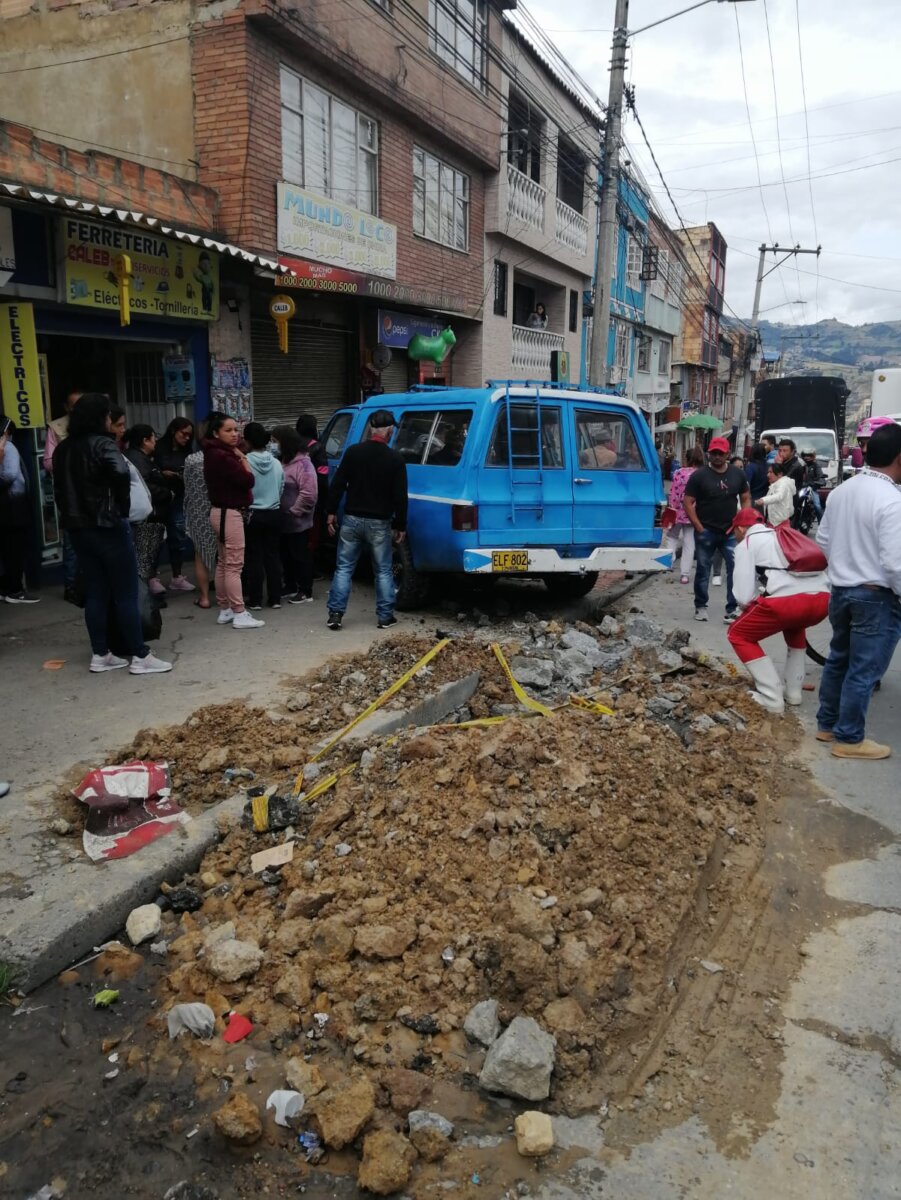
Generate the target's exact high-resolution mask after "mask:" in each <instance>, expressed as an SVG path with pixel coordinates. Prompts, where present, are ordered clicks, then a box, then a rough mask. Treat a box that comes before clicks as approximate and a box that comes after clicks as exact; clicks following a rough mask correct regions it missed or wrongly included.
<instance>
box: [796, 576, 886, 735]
mask: <svg viewBox="0 0 901 1200" xmlns="http://www.w3.org/2000/svg"><path fill="white" fill-rule="evenodd" d="M829 620H830V621H831V623H832V644H831V645H830V647H829V658H828V659H827V660H826V665H825V667H823V677H822V679H821V680H820V707H819V709H818V710H817V728H818V729H821V730H826V731H828V732H831V733H832V734H834V735H835V740H836V741H837V742H849V743H851V744H852V745H853V744H856V743H857V742H862V741H863V739H864V731H865V729H866V720H867V707H868V705H869V703H870V697H871V696H872V695H873V689H874V688H875V687H876V684H877V683H878V682H879V680H880V679H881V678H882V676H883V675H884V674H885V672H886V670H887V669H888V666H889V664H890V663H891V661H892V655H893V654H894V653H895V647H896V646H897V645H898V641H899V639H901V599H899V598H898V597H897V596H896V595H895V593H894V592H892V591H889V589H888V588H868V587H850V588H846V587H834V588H833V589H832V595H831V597H830V599H829Z"/></svg>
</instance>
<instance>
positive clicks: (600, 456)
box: [566, 402, 660, 546]
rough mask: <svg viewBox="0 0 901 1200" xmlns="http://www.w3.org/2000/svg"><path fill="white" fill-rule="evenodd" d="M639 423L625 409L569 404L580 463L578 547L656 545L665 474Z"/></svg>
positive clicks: (575, 485)
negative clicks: (661, 478)
mask: <svg viewBox="0 0 901 1200" xmlns="http://www.w3.org/2000/svg"><path fill="white" fill-rule="evenodd" d="M637 420H638V418H637V417H634V415H633V414H630V413H628V412H625V411H624V410H622V409H619V410H617V409H615V408H612V407H611V408H605V407H604V406H603V405H600V404H594V403H591V402H588V403H586V404H584V405H579V404H578V403H575V404H572V403H570V404H567V405H566V421H567V426H568V429H567V433H568V436H569V438H570V441H571V445H572V454H573V458H574V460H575V465H574V467H573V470H572V472H571V477H572V494H573V541H574V542H575V543H576V544H577V545H591V546H609V545H617V546H639V545H644V546H647V545H649V544H651V543H653V541H654V515H655V506H656V503H657V500H658V492H659V491H660V486H659V474H660V472H659V470H658V467H657V461H656V458H655V459H654V461H653V462H651V461H650V458H649V455H651V454H652V453H653V447H651V444H650V437H649V436H644V437H642V436H641V434H642V433H644V432H645V431H643V430H642V431H639V430H638V427H637V425H636V424H633V421H637ZM645 443H646V444H645ZM567 474H569V472H568V473H567Z"/></svg>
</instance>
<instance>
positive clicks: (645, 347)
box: [638, 334, 651, 372]
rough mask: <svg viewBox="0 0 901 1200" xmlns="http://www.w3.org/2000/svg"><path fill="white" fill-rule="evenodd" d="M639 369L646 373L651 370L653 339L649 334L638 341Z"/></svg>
mask: <svg viewBox="0 0 901 1200" xmlns="http://www.w3.org/2000/svg"><path fill="white" fill-rule="evenodd" d="M638 369H639V371H645V372H647V371H650V369H651V339H650V338H649V337H648V336H647V334H642V336H641V337H640V338H639V339H638Z"/></svg>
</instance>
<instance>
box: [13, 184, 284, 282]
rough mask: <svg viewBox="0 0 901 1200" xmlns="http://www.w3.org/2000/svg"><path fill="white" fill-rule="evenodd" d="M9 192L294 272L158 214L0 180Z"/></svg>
mask: <svg viewBox="0 0 901 1200" xmlns="http://www.w3.org/2000/svg"><path fill="white" fill-rule="evenodd" d="M3 194H5V195H8V196H12V197H13V199H15V200H22V201H32V202H34V203H36V204H46V205H49V206H50V207H51V208H59V209H63V210H64V211H65V212H74V213H83V214H84V215H85V216H94V217H105V218H107V219H108V220H109V219H111V220H116V221H121V222H122V223H123V224H124V225H137V226H139V227H143V228H145V229H152V230H154V232H155V233H161V234H164V235H165V236H166V237H174V238H177V239H178V240H179V241H181V242H190V244H191V245H192V246H203V247H204V249H206V250H217V251H218V252H219V253H220V254H228V255H230V256H231V257H232V258H239V259H241V260H242V261H243V262H246V263H250V264H251V265H252V266H257V267H263V268H265V269H266V270H268V271H277V272H281V273H284V274H293V273H294V272H293V271H292V270H291V267H290V266H288V265H287V264H283V263H282V262H281V261H280V260H279V259H277V258H267V257H266V256H265V255H263V254H256V253H255V252H254V251H252V250H245V249H244V248H243V247H241V246H236V245H235V244H234V243H233V242H221V241H219V239H218V238H214V237H208V236H207V235H206V234H203V233H191V232H190V231H189V230H187V229H177V228H176V227H175V226H173V225H168V224H166V222H164V221H162V220H160V219H159V218H158V217H151V216H148V215H147V213H142V212H134V211H133V210H132V209H126V208H110V207H108V206H107V205H105V204H92V203H91V202H90V201H87V200H75V199H73V198H72V197H71V196H59V195H56V194H55V193H53V192H39V191H36V190H35V189H34V188H29V187H25V186H24V184H18V183H3V182H0V195H3Z"/></svg>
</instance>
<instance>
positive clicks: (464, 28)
mask: <svg viewBox="0 0 901 1200" xmlns="http://www.w3.org/2000/svg"><path fill="white" fill-rule="evenodd" d="M429 26H430V31H429V45H430V47H431V49H432V52H433V53H434V54H437V55H438V57H439V58H440V59H441V60H442V62H446V63H447V65H448V66H449V67H452V68H453V69H454V70H455V71H456V72H457V74H458V75H462V76H463V78H464V79H465V80H466V81H467V83H472V84H474V85H475V86H476V87H478V88H481V89H482V91H484V90H485V84H486V76H485V52H486V46H487V40H488V38H487V34H488V4H487V0H429Z"/></svg>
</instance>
